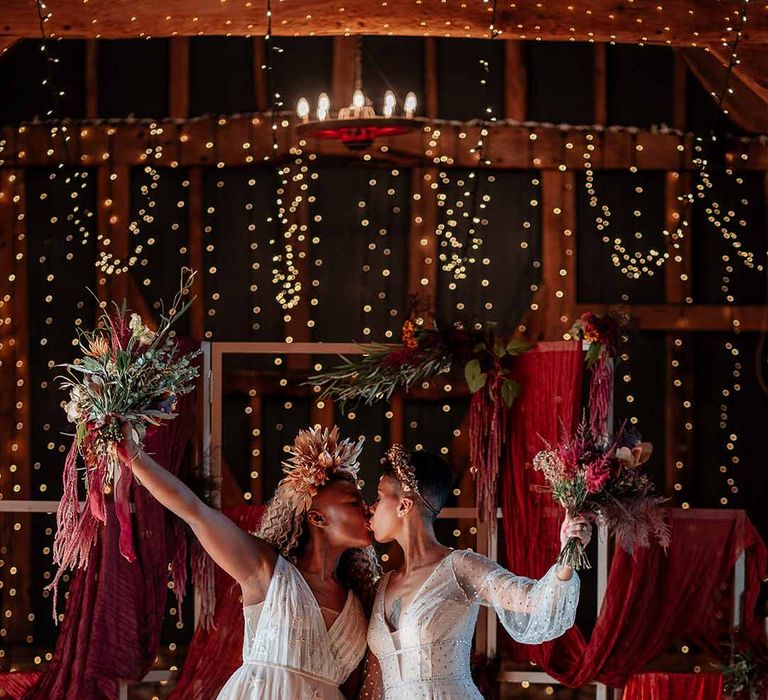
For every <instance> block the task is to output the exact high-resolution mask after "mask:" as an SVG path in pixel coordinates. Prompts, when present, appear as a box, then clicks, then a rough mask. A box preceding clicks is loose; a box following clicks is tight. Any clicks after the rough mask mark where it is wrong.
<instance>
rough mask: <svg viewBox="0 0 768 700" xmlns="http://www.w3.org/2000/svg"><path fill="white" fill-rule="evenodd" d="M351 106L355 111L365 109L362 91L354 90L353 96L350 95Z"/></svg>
mask: <svg viewBox="0 0 768 700" xmlns="http://www.w3.org/2000/svg"><path fill="white" fill-rule="evenodd" d="M352 106H353V107H354V108H355V109H362V108H363V107H365V95H363V91H362V90H355V94H354V95H352Z"/></svg>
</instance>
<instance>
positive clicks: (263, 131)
mask: <svg viewBox="0 0 768 700" xmlns="http://www.w3.org/2000/svg"><path fill="white" fill-rule="evenodd" d="M279 121H280V123H282V122H283V121H287V122H288V123H289V126H288V127H286V128H283V127H282V126H279V127H278V150H277V152H276V153H275V151H273V149H272V130H271V129H272V127H271V120H270V117H269V115H251V116H246V115H243V116H234V117H229V118H214V117H210V118H201V119H191V120H187V121H185V122H172V121H170V120H167V121H159V122H157V125H158V127H159V128H160V129H161V133H158V131H157V129H155V132H156V133H155V134H154V135H153V134H151V133H150V127H149V124H147V123H140V122H137V121H131V120H126V121H124V122H119V123H115V122H110V123H103V122H94V123H80V124H79V126H77V128H78V129H79V131H80V138H79V139H78V149H77V151H75V150H74V149H71V148H70V149H67V152H65V150H64V148H63V147H62V143H61V139H53V141H52V139H51V132H50V127H49V126H47V125H45V124H39V123H38V124H25V125H22V126H21V127H20V128H17V127H10V126H9V127H4V128H0V139H5V142H6V146H5V149H4V151H3V153H2V158H3V161H4V164H5V165H8V166H11V165H19V166H51V165H53V164H55V163H58V162H61V161H63V162H67V163H71V164H73V165H74V164H76V165H79V166H93V165H98V164H100V163H103V162H104V160H105V158H106V157H107V156H105V154H107V153H108V154H109V159H110V162H113V163H115V164H119V165H143V164H144V163H145V161H146V150H147V148H148V147H150V146H151V147H155V146H161V147H162V154H161V157H160V158H159V159H155V160H153V162H154V164H155V165H157V166H163V165H165V166H171V165H172V163H173V162H175V161H177V164H178V165H181V166H195V165H216V163H217V162H218V161H221V162H223V163H225V164H226V165H228V166H234V165H246V164H248V163H250V162H254V161H262V160H264V159H265V158H267V157H270V158H272V157H273V156H276V157H277V158H278V159H280V158H288V157H290V149H291V147H292V146H295V145H296V144H297V143H298V142H299V138H298V137H297V136H296V133H295V130H294V127H295V120H294V119H293V117H292V116H291V115H287V114H286V115H284V116H283V115H281V118H280V120H279ZM420 122H421V124H422V129H421V130H417V131H414V132H411V133H409V134H406V135H404V136H400V137H397V138H394V139H382V140H381V141H379V142H377V143H376V144H374V146H373V148H371V149H369V150H368V151H364V152H362V151H357V152H354V151H350V150H348V149H347V148H345V147H344V146H343V145H342V144H340V143H338V142H336V141H322V142H319V141H311V140H310V141H309V142H307V145H306V148H305V149H304V150H305V151H306V152H309V153H316V154H317V155H318V156H322V157H324V158H327V159H343V160H344V161H360V162H363V161H364V160H365V161H368V160H371V159H372V161H373V162H376V163H379V164H384V165H398V166H402V167H407V166H429V165H432V157H433V156H435V155H443V154H447V155H450V157H451V158H452V159H453V161H452V162H451V163H450V165H451V166H453V167H458V168H472V167H476V166H477V163H478V155H477V153H475V152H473V151H474V145H475V144H476V143H477V140H478V132H479V129H480V127H479V126H478V125H477V124H476V123H460V122H447V121H444V120H436V119H421V120H420ZM70 128H71V129H74V128H75V125H74V124H71V125H70ZM435 131H439V132H440V136H439V137H433V134H434V133H435ZM489 131H490V135H489V138H488V139H487V142H488V143H489V144H490V146H489V149H488V153H489V155H490V161H491V162H490V167H491V168H501V169H526V170H527V169H531V168H534V169H538V170H553V169H554V170H558V169H559V168H560V165H562V164H565V165H566V166H568V167H569V168H578V169H582V168H583V165H584V158H583V155H584V153H585V150H586V145H587V143H588V141H587V138H588V136H589V137H591V138H593V139H594V140H593V141H592V143H594V145H595V150H594V152H592V154H591V160H592V163H593V164H594V167H595V168H596V169H599V170H616V169H618V170H626V169H627V168H629V167H630V166H632V165H636V166H637V168H638V169H640V170H692V169H693V168H694V165H693V162H692V160H693V159H692V156H691V153H692V148H693V143H694V137H693V135H690V134H688V135H679V134H678V133H674V132H654V131H650V130H647V131H639V132H637V133H636V134H632V133H630V131H628V130H625V129H615V130H614V129H606V130H603V131H593V130H589V131H586V130H585V129H583V128H581V129H580V128H576V127H574V128H571V129H565V130H563V129H560V128H558V127H555V126H546V125H544V126H537V127H528V126H522V125H520V124H517V123H514V122H507V123H500V124H497V125H494V126H492V127H490V129H489ZM462 134H463V135H464V136H463V137H462ZM433 138H437V143H438V145H437V146H436V147H435V148H434V149H432V148H431V147H430V146H429V145H428V144H429V142H430V140H433ZM179 140H181V144H179ZM246 143H248V144H250V146H249V147H248V148H246V147H244V145H243V144H246ZM209 144H210V145H209ZM569 144H570V147H569ZM214 145H215V146H216V147H215V148H214ZM681 148H682V150H680V149H681ZM733 149H734V150H733V153H732V155H731V157H730V164H731V165H733V167H735V168H739V169H745V170H766V169H768V143H765V142H761V141H760V140H758V139H754V140H751V141H748V142H734V144H733ZM428 150H431V151H433V152H432V153H430V154H427V151H428ZM743 153H744V154H746V155H747V156H748V158H747V159H746V160H743V159H742V158H741V155H742V154H743ZM369 154H370V156H369Z"/></svg>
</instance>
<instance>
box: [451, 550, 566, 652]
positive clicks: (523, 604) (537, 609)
mask: <svg viewBox="0 0 768 700" xmlns="http://www.w3.org/2000/svg"><path fill="white" fill-rule="evenodd" d="M453 570H454V573H455V575H456V581H457V583H458V584H459V586H460V587H461V589H462V590H463V591H464V593H465V594H466V596H467V599H468V601H469V602H470V603H477V604H479V605H485V606H487V607H490V608H493V609H494V610H495V611H496V614H497V615H498V616H499V620H500V621H501V623H502V624H503V625H504V627H505V628H506V629H507V632H509V634H510V635H511V636H512V638H513V639H514V640H515V641H516V642H520V643H522V644H541V643H542V642H546V641H549V640H550V639H555V638H556V637H559V636H560V635H562V634H563V633H564V632H565V631H566V630H568V629H569V628H571V627H572V626H573V623H574V620H575V618H576V608H577V606H578V603H579V578H578V576H577V574H576V572H574V573H573V576H572V578H571V579H570V580H569V581H561V580H560V579H559V578H557V576H556V575H555V570H556V567H555V566H553V567H552V568H551V569H550V570H549V571H547V573H546V574H545V575H544V577H543V578H541V579H539V580H538V581H536V580H535V579H530V578H525V577H523V576H515V574H513V573H511V572H509V571H507V570H506V569H505V568H504V567H502V566H500V565H499V564H498V563H496V562H495V561H491V560H490V559H488V558H487V557H484V556H482V555H481V554H477V553H475V552H472V551H469V550H463V551H460V552H456V554H455V555H454V556H453Z"/></svg>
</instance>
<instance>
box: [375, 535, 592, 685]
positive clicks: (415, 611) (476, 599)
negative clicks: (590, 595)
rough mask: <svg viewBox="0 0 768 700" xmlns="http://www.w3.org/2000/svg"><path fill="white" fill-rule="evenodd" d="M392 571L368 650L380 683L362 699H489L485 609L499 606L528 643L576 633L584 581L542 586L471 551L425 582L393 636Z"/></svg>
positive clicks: (382, 586)
mask: <svg viewBox="0 0 768 700" xmlns="http://www.w3.org/2000/svg"><path fill="white" fill-rule="evenodd" d="M388 580H389V573H387V574H384V576H383V577H382V579H381V581H380V582H379V588H378V591H377V593H376V600H375V602H374V606H373V612H372V614H371V622H370V625H369V628H368V646H369V647H370V649H371V652H372V653H373V654H374V655H375V656H376V659H377V661H378V665H379V666H380V669H381V675H380V677H379V676H378V674H375V673H374V674H372V675H373V676H374V677H373V678H371V677H367V678H366V682H365V686H364V689H363V694H362V695H361V697H362V698H366V699H370V700H375V699H377V698H378V699H381V698H383V699H384V700H416V699H417V698H418V699H419V700H483V696H482V695H481V694H480V691H478V689H477V688H476V687H475V685H474V683H473V682H472V677H471V674H470V666H469V660H470V652H471V649H472V637H473V636H474V632H475V623H476V622H477V614H478V612H479V609H480V606H481V605H485V606H488V607H492V608H493V609H494V610H495V611H496V614H497V615H498V616H499V620H500V621H501V623H502V624H503V625H504V627H505V628H506V629H507V631H508V632H509V633H510V635H512V638H513V639H515V640H516V641H518V642H522V643H525V644H539V643H541V642H545V641H548V640H550V639H554V638H555V637H559V636H560V635H561V634H563V633H564V632H565V631H566V630H567V629H568V628H570V627H571V626H572V625H573V623H574V619H575V616H576V607H577V605H578V601H579V579H578V577H577V576H576V574H575V573H574V575H573V578H571V579H570V580H569V581H560V580H559V579H558V578H557V577H556V576H555V567H552V568H551V569H550V570H549V571H548V572H547V574H546V575H545V576H544V577H543V578H542V579H540V580H539V581H535V580H533V579H529V578H524V577H522V576H515V575H514V574H512V573H510V572H509V571H507V570H506V569H504V568H503V567H501V566H500V565H499V564H497V563H496V562H494V561H492V560H490V559H488V558H487V557H484V556H482V555H480V554H476V553H475V552H472V551H469V550H454V551H453V552H451V553H450V554H448V556H447V557H445V559H443V560H442V561H441V562H440V563H439V564H438V565H437V566H436V567H435V569H434V571H433V572H432V574H430V576H429V578H428V579H427V580H426V581H425V582H424V583H423V584H422V586H421V589H420V590H419V592H418V593H417V594H416V596H415V597H414V599H413V602H412V603H411V604H410V605H409V606H408V607H407V608H406V609H405V610H403V611H402V613H401V614H400V622H399V627H398V629H397V630H391V629H390V627H389V624H388V622H387V620H386V617H385V613H384V595H385V592H386V589H387V582H388Z"/></svg>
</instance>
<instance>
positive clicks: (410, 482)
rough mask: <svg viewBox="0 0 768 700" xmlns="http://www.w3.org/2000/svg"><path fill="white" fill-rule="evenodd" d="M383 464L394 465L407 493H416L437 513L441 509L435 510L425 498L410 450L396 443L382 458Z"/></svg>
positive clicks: (402, 486)
mask: <svg viewBox="0 0 768 700" xmlns="http://www.w3.org/2000/svg"><path fill="white" fill-rule="evenodd" d="M381 463H382V464H387V463H389V465H390V466H391V467H392V471H393V472H394V474H395V478H396V479H397V480H398V482H399V483H400V488H402V489H403V491H404V492H405V493H407V494H410V493H415V494H416V495H417V496H418V497H419V500H421V502H422V503H423V504H424V505H425V506H426V507H427V508H429V510H431V511H432V512H433V513H434V514H435V515H437V514H438V513H439V512H440V511H439V510H435V508H434V507H433V506H432V504H431V503H430V502H429V501H428V500H427V499H426V498H424V496H423V495H422V493H421V490H420V489H419V482H418V481H417V480H416V469H415V467H414V466H413V464H411V457H410V453H409V452H408V450H406V449H405V447H403V446H402V445H400V444H398V443H395V444H393V445H392V446H391V447H390V448H389V449H388V450H387V451H386V453H385V455H384V457H382V459H381Z"/></svg>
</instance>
